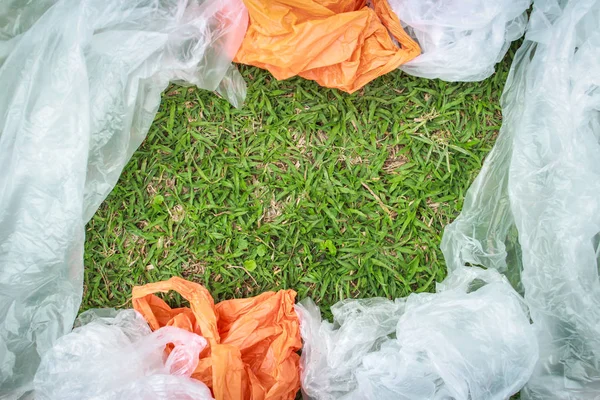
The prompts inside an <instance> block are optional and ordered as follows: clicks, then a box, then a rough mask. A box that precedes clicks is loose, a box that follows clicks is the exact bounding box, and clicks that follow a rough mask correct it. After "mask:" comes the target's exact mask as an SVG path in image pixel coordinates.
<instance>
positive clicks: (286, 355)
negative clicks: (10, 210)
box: [132, 277, 301, 400]
mask: <svg viewBox="0 0 600 400" xmlns="http://www.w3.org/2000/svg"><path fill="white" fill-rule="evenodd" d="M170 290H174V291H176V292H177V293H179V294H180V295H181V296H182V297H183V298H184V299H186V300H187V301H189V303H190V307H189V308H188V307H181V308H175V309H172V308H171V307H170V306H169V305H168V304H166V303H165V302H164V301H163V300H162V299H160V298H159V297H157V296H156V295H154V294H153V293H156V292H162V293H166V292H168V291H170ZM295 298H296V292H294V291H293V290H280V291H278V292H265V293H262V294H260V295H258V296H255V297H249V298H245V299H231V300H225V301H222V302H220V303H218V304H215V303H214V300H213V298H212V296H211V295H210V293H209V292H208V290H206V288H204V287H203V286H202V285H199V284H197V283H194V282H189V281H186V280H185V279H182V278H179V277H173V278H171V279H169V280H166V281H163V282H155V283H149V284H147V285H144V286H136V287H134V288H133V293H132V302H133V307H134V308H135V309H136V310H137V311H139V312H140V313H141V314H142V316H143V317H144V318H146V320H147V321H148V323H149V325H150V327H151V328H152V329H158V330H160V329H163V328H162V327H164V326H176V327H180V328H182V329H185V330H187V331H189V332H193V333H194V334H198V335H202V336H203V337H205V338H206V340H208V346H207V348H206V350H205V351H203V352H202V353H201V354H200V362H199V363H198V366H197V368H196V370H195V371H194V372H193V373H192V377H193V378H195V379H198V380H200V381H202V382H204V383H205V384H206V385H207V386H208V387H210V388H211V389H212V391H213V394H214V396H215V399H217V400H238V399H257V400H258V399H262V400H293V399H294V398H295V397H296V393H297V392H298V389H299V388H300V376H299V367H298V365H299V358H300V357H299V356H298V354H297V353H296V352H297V351H298V350H300V346H301V341H300V323H299V321H298V316H297V315H296V313H295V311H294V301H295Z"/></svg>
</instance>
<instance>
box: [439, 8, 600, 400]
mask: <svg viewBox="0 0 600 400" xmlns="http://www.w3.org/2000/svg"><path fill="white" fill-rule="evenodd" d="M599 21H600V1H597V0H572V1H556V0H536V1H535V2H534V8H533V12H532V14H531V16H530V23H529V27H528V31H527V34H526V40H525V42H524V44H523V46H522V47H521V48H520V49H519V51H518V53H517V55H516V58H515V61H514V63H513V66H512V69H511V73H510V77H509V80H508V82H507V84H506V87H505V91H504V96H503V100H502V107H503V126H502V130H501V132H500V136H499V138H498V141H497V143H496V145H495V146H494V149H493V150H492V153H491V154H490V156H489V157H488V159H487V161H486V163H485V165H484V167H483V169H482V171H481V173H480V175H479V176H478V177H477V179H476V180H475V182H474V183H473V185H472V187H471V188H470V190H469V192H468V194H467V197H466V199H465V204H464V208H463V211H462V213H461V215H460V217H459V218H458V219H457V220H456V221H455V222H454V223H453V224H452V225H450V226H449V227H448V228H447V229H446V232H445V234H444V238H443V243H442V248H443V251H444V254H445V257H446V261H447V264H448V267H449V269H450V270H451V271H453V270H458V269H461V268H462V267H463V266H464V265H467V264H470V265H482V266H485V267H488V268H495V269H497V270H499V271H501V272H503V273H505V274H506V275H507V276H508V277H509V279H510V280H511V282H513V284H514V286H515V287H516V288H518V290H519V291H520V292H521V293H523V294H524V296H525V301H526V303H527V305H528V307H529V310H530V314H531V318H532V320H533V326H534V328H535V331H536V335H537V339H538V342H539V352H540V359H539V363H538V365H537V367H536V369H535V371H534V374H533V376H532V378H531V380H530V381H529V383H528V384H527V386H526V387H525V389H524V391H523V393H522V398H525V399H593V398H597V396H598V394H599V393H600V280H599V276H598V261H599V257H600V256H599V255H600V234H599V233H600V163H599V162H598V159H599V157H600V142H599V140H600V30H599V29H598V26H599V25H598V23H599Z"/></svg>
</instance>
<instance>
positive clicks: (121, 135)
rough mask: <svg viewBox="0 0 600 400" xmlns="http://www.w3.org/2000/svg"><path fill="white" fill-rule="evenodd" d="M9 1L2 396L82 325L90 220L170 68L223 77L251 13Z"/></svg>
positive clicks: (0, 269) (16, 389)
mask: <svg viewBox="0 0 600 400" xmlns="http://www.w3.org/2000/svg"><path fill="white" fill-rule="evenodd" d="M11 4H13V5H14V4H15V3H13V2H9V3H8V6H7V7H0V10H2V12H5V14H2V15H0V20H2V21H8V23H9V24H12V27H6V28H3V29H2V30H1V31H2V32H7V33H6V34H5V35H4V36H3V37H2V38H0V40H1V42H0V47H1V48H2V49H4V51H6V54H5V56H6V57H5V59H4V61H3V62H2V61H1V60H0V63H1V66H0V92H1V93H2V96H0V170H1V171H2V174H1V175H0V397H2V396H9V395H10V396H12V397H18V396H19V395H20V394H22V393H23V392H25V391H27V390H30V389H31V379H32V378H33V375H34V373H35V370H36V368H37V366H38V363H39V360H40V357H41V355H42V354H43V353H44V352H45V351H46V350H48V349H49V348H51V347H52V345H53V343H54V341H55V340H56V339H57V338H58V337H60V336H62V335H64V334H65V333H67V332H69V331H70V330H71V328H72V324H73V320H74V319H75V316H76V313H77V310H78V308H79V304H80V302H81V296H82V287H83V242H84V226H85V223H86V222H87V221H88V220H89V219H90V218H91V216H92V215H93V213H94V212H95V210H96V209H97V208H98V206H99V205H100V203H101V202H102V201H103V199H104V198H105V197H106V196H107V194H108V193H109V192H110V190H111V189H112V187H113V186H114V185H115V183H116V182H117V179H118V177H119V174H120V172H121V170H122V168H123V167H124V165H125V163H126V162H127V161H128V159H129V158H130V156H131V154H132V153H133V152H134V151H135V149H136V148H137V147H138V146H139V145H140V143H141V142H142V141H143V140H144V137H145V135H146V133H147V131H148V129H149V127H150V124H151V123H152V120H153V118H154V115H155V113H156V111H157V109H158V106H159V102H160V93H161V91H162V90H164V89H165V88H166V86H167V84H168V82H169V81H170V80H177V81H180V80H182V81H187V82H188V83H190V84H194V85H197V86H199V87H202V88H205V89H209V90H215V89H217V88H218V85H219V84H220V82H221V81H222V80H223V77H224V76H225V74H226V73H232V72H233V70H230V61H231V59H232V58H233V55H234V54H235V52H236V51H237V47H238V46H239V44H240V43H241V40H242V38H243V35H244V32H245V30H246V21H247V14H246V11H245V9H244V7H243V4H242V3H240V2H238V1H237V0H216V1H206V2H204V1H201V0H198V1H196V0H189V1H187V0H131V1H121V0H57V1H55V2H54V3H53V4H52V5H51V6H49V7H46V6H48V2H47V1H44V2H41V3H39V2H33V1H32V2H23V3H22V4H21V6H22V7H23V8H19V7H11ZM27 7H33V8H32V9H29V8H27ZM46 8H47V10H45V12H44V13H43V14H42V15H40V16H35V12H34V11H35V10H44V9H46ZM32 10H33V11H32ZM15 13H16V14H15ZM15 15H16V16H15ZM25 16H27V18H25ZM22 23H23V24H24V26H25V28H23V27H22V26H21V25H20V24H22ZM1 58H2V55H0V59H1ZM230 78H231V79H227V80H226V81H227V82H231V83H234V84H235V83H236V82H238V83H239V80H238V79H235V77H234V76H231V77H230ZM223 89H224V91H225V89H227V91H228V92H229V93H236V95H237V96H238V97H236V98H237V101H239V100H241V99H242V98H243V96H244V93H245V91H244V90H245V89H244V87H243V86H241V87H238V89H239V90H235V89H234V88H231V87H229V88H223Z"/></svg>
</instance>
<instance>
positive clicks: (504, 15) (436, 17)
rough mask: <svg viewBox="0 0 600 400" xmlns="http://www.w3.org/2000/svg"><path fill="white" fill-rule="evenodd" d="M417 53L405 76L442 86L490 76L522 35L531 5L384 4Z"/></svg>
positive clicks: (490, 1) (511, 0)
mask: <svg viewBox="0 0 600 400" xmlns="http://www.w3.org/2000/svg"><path fill="white" fill-rule="evenodd" d="M389 2H390V5H391V6H392V9H393V10H394V12H396V14H397V15H398V17H399V19H400V21H401V22H402V25H403V26H404V27H405V28H406V29H407V31H408V33H409V34H410V35H412V36H413V37H414V38H415V39H416V40H417V42H418V43H419V45H420V46H421V51H422V54H421V55H419V56H418V57H416V58H415V59H413V60H411V61H410V62H408V63H406V64H404V65H402V66H401V67H400V69H402V70H403V71H404V72H406V73H408V74H410V75H415V76H420V77H423V78H431V79H434V78H440V79H443V80H445V81H450V82H455V81H467V82H468V81H480V80H483V79H485V78H487V77H489V76H490V75H492V74H493V73H494V66H495V65H496V63H498V62H499V61H501V60H502V58H503V57H504V55H505V54H506V52H507V51H508V48H509V46H510V43H511V42H512V41H514V40H517V39H519V38H520V37H521V36H523V32H524V31H525V26H526V24H527V14H526V11H527V9H528V8H529V5H530V3H531V0H389Z"/></svg>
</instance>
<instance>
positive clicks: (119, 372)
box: [34, 310, 212, 400]
mask: <svg viewBox="0 0 600 400" xmlns="http://www.w3.org/2000/svg"><path fill="white" fill-rule="evenodd" d="M77 322H79V323H84V324H85V325H83V326H80V327H77V328H75V329H74V330H73V332H71V333H69V334H67V335H65V336H63V337H61V338H60V339H58V340H57V342H56V344H55V345H54V347H52V348H51V349H50V350H49V351H47V352H46V353H45V354H44V356H43V357H42V362H41V364H40V368H39V369H38V371H37V373H36V376H35V380H34V385H35V398H36V399H38V400H59V399H60V400H84V399H96V400H97V399H102V400H118V399H130V400H135V399H140V400H142V399H162V400H179V399H185V400H209V399H212V395H211V393H210V389H209V388H208V387H207V386H206V385H205V384H203V383H202V382H200V381H198V380H196V379H192V378H191V377H190V376H191V374H192V373H193V371H194V369H195V368H196V366H197V365H198V356H199V354H200V352H201V351H202V350H203V349H204V348H205V347H206V345H207V342H206V340H205V339H204V338H202V337H201V336H199V335H196V334H194V333H190V332H187V331H185V330H183V329H179V328H176V327H171V326H168V327H164V328H161V329H159V330H157V331H155V332H152V333H151V331H150V327H149V326H148V324H147V323H146V321H145V320H144V318H143V317H142V316H141V315H139V314H138V313H136V312H135V311H133V310H124V311H119V312H117V311H114V310H97V311H96V310H90V311H87V312H85V313H83V314H82V315H81V316H80V317H79V318H78V320H77ZM167 345H169V346H172V349H171V350H170V352H169V353H168V355H167V354H166V352H165V346H167Z"/></svg>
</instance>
